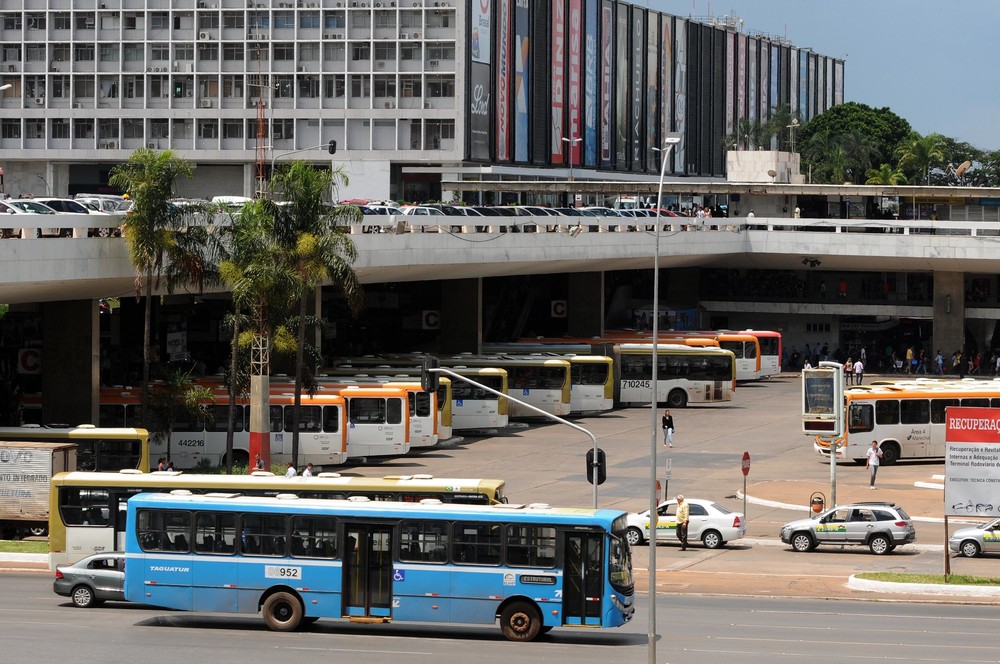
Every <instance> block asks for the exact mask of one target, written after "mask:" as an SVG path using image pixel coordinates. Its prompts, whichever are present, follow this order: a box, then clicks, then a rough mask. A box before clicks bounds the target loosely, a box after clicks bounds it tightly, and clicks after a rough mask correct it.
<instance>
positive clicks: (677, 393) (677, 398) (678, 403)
mask: <svg viewBox="0 0 1000 664" xmlns="http://www.w3.org/2000/svg"><path fill="white" fill-rule="evenodd" d="M687 402H688V397H687V394H686V393H685V392H684V390H672V391H671V392H670V394H668V395H667V405H668V406H670V407H671V408H683V407H684V406H686V405H687Z"/></svg>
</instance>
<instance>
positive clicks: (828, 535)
mask: <svg viewBox="0 0 1000 664" xmlns="http://www.w3.org/2000/svg"><path fill="white" fill-rule="evenodd" d="M916 538H917V533H916V529H914V527H913V521H912V520H911V519H910V516H909V515H908V514H907V513H906V512H905V511H904V510H903V508H902V507H899V506H897V505H896V504H895V503H884V502H862V503H851V504H848V505H838V506H837V507H834V508H833V509H830V510H827V511H825V512H822V513H821V514H818V515H816V516H813V517H811V518H808V519H799V520H797V521H792V522H791V523H786V524H785V525H783V526H782V527H781V541H782V542H784V543H785V544H791V545H792V548H793V549H794V550H795V551H799V552H803V551H812V550H813V549H815V548H816V547H817V546H819V545H820V544H837V545H841V546H843V545H847V544H851V545H856V546H867V547H868V549H869V550H870V551H871V552H872V553H874V554H875V555H883V554H886V553H891V552H892V550H893V549H895V548H896V547H897V546H900V545H903V544H909V543H910V542H913V541H914V540H915V539H916Z"/></svg>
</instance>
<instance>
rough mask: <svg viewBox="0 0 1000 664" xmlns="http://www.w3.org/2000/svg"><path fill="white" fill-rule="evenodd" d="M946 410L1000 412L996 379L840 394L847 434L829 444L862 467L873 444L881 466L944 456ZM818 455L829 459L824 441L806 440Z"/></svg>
mask: <svg viewBox="0 0 1000 664" xmlns="http://www.w3.org/2000/svg"><path fill="white" fill-rule="evenodd" d="M948 406H968V407H974V408H1000V380H988V381H981V380H976V379H971V378H969V379H964V380H949V379H935V378H927V379H922V380H900V381H880V382H879V383H878V384H873V385H861V386H855V387H848V388H846V389H845V390H844V408H845V421H846V425H847V432H846V433H845V434H844V435H843V436H841V437H840V438H838V439H836V441H834V442H835V443H836V450H837V458H838V459H854V461H855V462H857V463H864V461H865V452H867V451H868V449H869V448H870V447H871V444H872V441H873V440H874V441H876V442H878V445H879V449H881V450H882V463H883V464H885V465H891V464H894V463H896V461H898V460H900V459H927V458H939V457H944V456H945V409H946V408H948ZM811 439H812V443H813V449H814V450H815V451H816V453H817V454H820V455H822V456H825V457H827V458H829V456H830V445H831V441H830V440H829V439H823V438H820V437H811Z"/></svg>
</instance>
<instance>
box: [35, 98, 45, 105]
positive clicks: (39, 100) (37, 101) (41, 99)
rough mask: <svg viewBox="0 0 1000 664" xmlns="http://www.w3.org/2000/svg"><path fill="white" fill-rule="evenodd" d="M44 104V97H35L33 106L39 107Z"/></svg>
mask: <svg viewBox="0 0 1000 664" xmlns="http://www.w3.org/2000/svg"><path fill="white" fill-rule="evenodd" d="M44 103H45V97H35V104H36V105H38V106H41V105H42V104H44Z"/></svg>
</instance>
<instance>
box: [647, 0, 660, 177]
mask: <svg viewBox="0 0 1000 664" xmlns="http://www.w3.org/2000/svg"><path fill="white" fill-rule="evenodd" d="M647 21H648V24H647V28H646V121H645V126H646V132H645V141H646V145H645V149H646V168H645V169H644V170H646V171H649V172H651V173H659V172H660V153H659V152H657V151H656V150H654V149H653V148H656V147H660V146H659V142H660V133H659V131H657V129H658V128H659V120H660V86H659V85H657V74H658V72H659V68H658V66H657V65H658V64H659V57H660V30H659V26H660V15H659V14H656V13H653V12H650V13H649V16H648V18H647Z"/></svg>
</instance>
